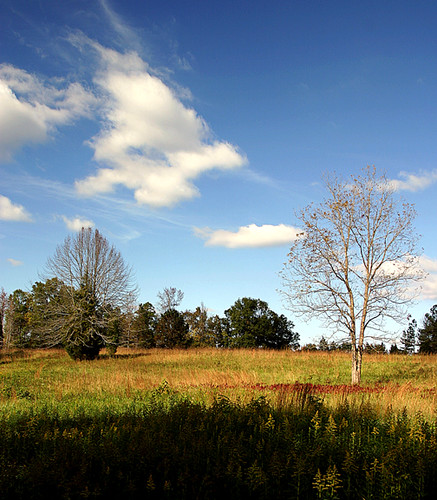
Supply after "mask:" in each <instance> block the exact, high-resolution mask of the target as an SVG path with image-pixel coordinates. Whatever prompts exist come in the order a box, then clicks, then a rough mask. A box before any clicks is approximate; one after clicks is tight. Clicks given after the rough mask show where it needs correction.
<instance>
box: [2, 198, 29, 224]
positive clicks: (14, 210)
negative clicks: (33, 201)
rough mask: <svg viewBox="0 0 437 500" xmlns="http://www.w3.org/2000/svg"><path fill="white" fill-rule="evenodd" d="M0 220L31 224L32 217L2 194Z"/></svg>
mask: <svg viewBox="0 0 437 500" xmlns="http://www.w3.org/2000/svg"><path fill="white" fill-rule="evenodd" d="M0 220H9V221H17V222H31V220H32V217H31V216H30V214H29V212H28V211H27V210H26V209H25V208H24V207H23V206H22V205H18V204H14V203H12V201H11V200H10V199H9V198H7V197H6V196H3V195H1V194H0Z"/></svg>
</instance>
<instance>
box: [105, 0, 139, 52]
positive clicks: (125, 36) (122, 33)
mask: <svg viewBox="0 0 437 500" xmlns="http://www.w3.org/2000/svg"><path fill="white" fill-rule="evenodd" d="M99 5H100V7H101V8H102V10H103V12H104V14H105V16H106V19H107V20H108V21H109V24H110V25H111V26H112V29H113V30H114V31H115V32H116V33H117V34H118V36H119V37H120V39H121V42H122V44H123V45H127V46H130V47H132V46H134V47H137V48H140V46H141V40H140V39H139V37H138V35H137V33H136V31H135V30H134V29H133V28H132V27H131V26H129V25H128V24H127V23H126V21H125V20H124V19H122V17H121V16H120V15H119V14H117V12H115V10H114V9H113V8H112V7H111V5H110V3H109V1H108V0H99Z"/></svg>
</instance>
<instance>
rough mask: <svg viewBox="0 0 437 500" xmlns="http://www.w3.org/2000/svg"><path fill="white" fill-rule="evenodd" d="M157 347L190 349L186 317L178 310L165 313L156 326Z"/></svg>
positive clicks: (169, 310)
mask: <svg viewBox="0 0 437 500" xmlns="http://www.w3.org/2000/svg"><path fill="white" fill-rule="evenodd" d="M155 338H156V345H157V347H170V348H173V347H188V345H189V343H190V339H189V337H188V325H187V323H186V321H185V318H184V315H183V314H182V313H180V312H179V311H177V310H176V309H168V310H167V311H164V312H163V313H162V314H161V316H160V318H159V320H158V323H157V325H156V332H155Z"/></svg>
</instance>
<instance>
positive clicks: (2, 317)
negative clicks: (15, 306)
mask: <svg viewBox="0 0 437 500" xmlns="http://www.w3.org/2000/svg"><path fill="white" fill-rule="evenodd" d="M7 307H8V295H7V293H6V292H5V290H4V288H3V287H2V288H1V289H0V349H1V348H2V347H3V338H4V329H5V323H6V310H7Z"/></svg>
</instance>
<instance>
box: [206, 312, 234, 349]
mask: <svg viewBox="0 0 437 500" xmlns="http://www.w3.org/2000/svg"><path fill="white" fill-rule="evenodd" d="M227 324H228V322H227V320H226V318H220V316H218V314H215V315H214V316H210V317H209V318H208V323H207V329H208V334H209V335H210V339H211V346H215V347H229V338H228V335H227V332H228V330H229V329H228V327H227ZM208 345H209V344H208Z"/></svg>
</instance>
